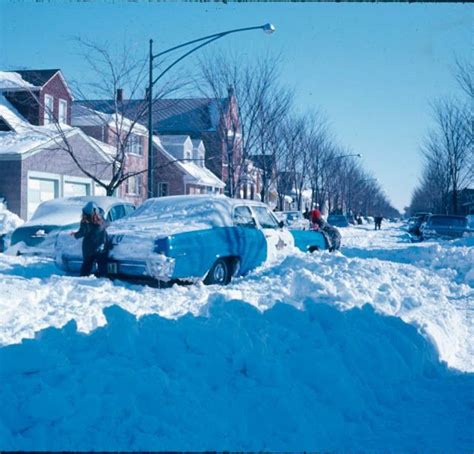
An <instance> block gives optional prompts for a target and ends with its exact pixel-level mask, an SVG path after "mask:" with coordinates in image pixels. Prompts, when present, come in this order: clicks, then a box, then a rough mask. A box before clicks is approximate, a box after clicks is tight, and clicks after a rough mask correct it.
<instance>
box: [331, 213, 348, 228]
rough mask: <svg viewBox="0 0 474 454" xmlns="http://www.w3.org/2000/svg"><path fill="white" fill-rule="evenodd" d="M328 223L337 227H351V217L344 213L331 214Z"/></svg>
mask: <svg viewBox="0 0 474 454" xmlns="http://www.w3.org/2000/svg"><path fill="white" fill-rule="evenodd" d="M328 224H331V225H334V226H335V227H349V219H348V218H347V216H345V215H343V214H330V215H329V216H328Z"/></svg>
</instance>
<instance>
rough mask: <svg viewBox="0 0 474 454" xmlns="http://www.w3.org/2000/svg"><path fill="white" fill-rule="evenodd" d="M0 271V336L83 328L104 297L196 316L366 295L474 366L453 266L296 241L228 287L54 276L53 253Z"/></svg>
mask: <svg viewBox="0 0 474 454" xmlns="http://www.w3.org/2000/svg"><path fill="white" fill-rule="evenodd" d="M462 266H463V265H461V264H459V268H462ZM465 266H466V268H467V265H465ZM41 270H43V271H41ZM0 273H1V274H3V275H4V278H3V279H0V344H3V345H5V344H9V343H14V342H20V341H21V339H23V338H25V337H33V336H34V333H35V331H38V330H40V329H43V328H46V327H48V326H55V327H61V326H63V325H64V324H65V323H67V322H68V321H69V320H70V319H75V320H76V321H77V324H78V327H79V329H80V330H81V331H85V332H89V331H91V330H93V329H95V328H97V327H98V326H102V325H104V324H105V323H106V322H105V318H104V316H103V314H102V309H103V308H104V307H108V306H110V305H113V304H118V305H120V306H121V307H122V308H124V309H126V310H127V311H129V312H132V313H133V314H135V315H137V316H141V315H144V314H159V315H160V316H163V317H167V318H178V317H182V316H184V315H185V314H187V313H191V314H194V315H200V314H202V313H203V312H202V311H203V310H205V307H206V305H207V304H208V302H209V301H212V299H213V298H214V295H215V294H218V295H220V296H221V297H223V298H225V299H226V300H232V299H239V300H242V301H246V302H247V303H249V304H251V305H253V306H255V307H256V308H258V309H259V310H260V311H265V310H267V309H270V308H271V307H273V306H274V305H275V304H276V303H278V302H285V303H287V304H290V305H293V306H295V307H297V308H300V309H301V308H302V307H303V303H304V302H305V301H306V300H311V301H315V302H324V303H326V304H329V305H333V306H336V307H338V308H339V309H342V310H347V309H351V308H353V307H361V306H363V305H364V304H370V305H372V306H373V307H374V308H375V309H376V310H377V311H378V312H380V313H382V314H387V315H393V316H397V317H400V318H401V319H402V320H404V321H405V322H407V323H411V324H413V325H414V326H416V327H417V328H418V329H419V330H420V331H421V332H422V333H423V334H424V335H425V336H426V337H427V338H429V339H430V340H431V342H433V344H434V345H435V346H436V348H437V350H438V352H439V355H440V358H441V359H442V360H444V361H446V362H447V363H448V365H449V366H450V367H453V368H457V369H460V370H462V371H471V372H473V371H474V336H473V335H472V334H473V333H472V326H471V323H470V319H469V317H468V314H469V313H471V312H472V311H473V310H474V298H473V289H472V288H471V287H469V286H468V285H466V284H464V283H458V282H456V279H455V277H459V276H458V274H457V272H456V271H455V270H449V269H440V270H434V269H433V268H432V267H431V266H430V265H429V264H428V266H426V267H423V266H420V265H419V264H415V265H412V264H405V263H398V262H391V261H384V260H381V259H375V258H374V259H367V258H357V257H355V258H348V257H345V256H344V255H342V254H339V253H338V254H330V253H319V254H312V255H310V254H304V253H302V252H299V251H296V250H295V251H294V253H293V254H292V255H290V256H288V257H287V258H285V259H283V260H282V261H281V262H280V263H276V264H274V265H265V266H262V267H260V268H259V269H257V270H255V271H253V272H252V273H250V274H249V275H248V276H246V277H244V278H239V279H236V280H235V281H233V283H232V284H231V285H229V286H227V287H218V286H209V287H207V286H203V285H193V286H187V287H183V286H173V287H172V288H169V289H161V290H158V289H153V288H150V287H141V286H138V285H130V284H125V283H121V282H120V281H117V282H115V283H114V282H111V281H109V280H107V279H96V278H93V277H92V278H75V277H67V276H61V275H57V271H56V270H55V268H54V265H53V264H52V262H47V261H40V260H39V259H35V258H30V259H27V258H24V257H5V256H4V257H2V260H0ZM24 277H29V279H27V280H26V279H24ZM461 280H463V279H461Z"/></svg>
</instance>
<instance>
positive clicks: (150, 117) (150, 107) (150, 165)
mask: <svg viewBox="0 0 474 454" xmlns="http://www.w3.org/2000/svg"><path fill="white" fill-rule="evenodd" d="M250 30H263V31H264V32H265V33H267V34H271V33H273V32H274V31H275V27H274V26H273V25H272V24H270V23H268V24H264V25H257V26H255V27H245V28H236V29H233V30H227V31H224V32H220V33H214V34H213V35H208V36H203V37H202V38H198V39H193V40H192V41H187V42H185V43H183V44H179V45H177V46H174V47H171V48H170V49H167V50H164V51H162V52H159V53H157V54H153V40H152V39H150V54H149V79H148V93H147V96H148V196H149V197H150V196H151V197H152V196H153V165H154V164H153V112H152V110H153V86H154V85H155V84H156V83H157V82H158V81H159V80H160V79H161V78H162V77H163V76H164V75H165V74H166V73H167V72H168V71H169V70H170V69H171V68H173V66H175V65H177V64H178V63H179V62H180V61H181V60H183V59H185V58H186V57H187V56H188V55H190V54H192V53H193V52H196V51H197V50H198V49H201V48H202V47H204V46H207V45H208V44H210V43H212V42H214V41H217V40H218V39H221V38H223V37H224V36H227V35H230V34H233V33H240V32H246V31H250ZM202 41H204V42H202ZM195 43H200V44H199V45H198V46H196V47H193V48H192V49H191V50H189V51H188V52H186V53H185V54H183V55H181V56H180V57H179V58H177V59H176V60H175V61H174V62H173V63H171V64H170V65H168V66H167V67H166V68H165V69H164V70H163V71H162V72H161V73H160V74H159V75H158V76H157V77H156V78H153V60H154V59H155V58H158V57H161V56H163V55H165V54H167V53H169V52H173V51H175V50H177V49H181V48H183V47H186V46H189V45H191V44H195Z"/></svg>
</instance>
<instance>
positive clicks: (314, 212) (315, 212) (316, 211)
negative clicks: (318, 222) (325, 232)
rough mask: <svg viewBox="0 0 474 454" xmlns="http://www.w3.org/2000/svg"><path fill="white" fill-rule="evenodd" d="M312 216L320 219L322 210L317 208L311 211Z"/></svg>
mask: <svg viewBox="0 0 474 454" xmlns="http://www.w3.org/2000/svg"><path fill="white" fill-rule="evenodd" d="M311 215H312V217H313V218H315V219H319V218H320V217H321V211H319V210H318V209H317V208H315V209H314V210H313V212H312V213H311Z"/></svg>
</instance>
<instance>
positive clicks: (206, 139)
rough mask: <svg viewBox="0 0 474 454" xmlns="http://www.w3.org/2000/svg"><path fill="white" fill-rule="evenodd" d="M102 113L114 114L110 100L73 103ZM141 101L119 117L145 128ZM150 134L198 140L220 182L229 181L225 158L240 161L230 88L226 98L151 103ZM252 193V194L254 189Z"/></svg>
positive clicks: (129, 102)
mask: <svg viewBox="0 0 474 454" xmlns="http://www.w3.org/2000/svg"><path fill="white" fill-rule="evenodd" d="M76 103H77V104H80V105H82V106H85V107H89V108H92V109H94V110H98V111H101V112H104V113H113V112H115V102H114V101H111V100H85V101H75V104H76ZM144 103H145V100H127V101H124V103H123V115H124V116H126V117H128V118H137V119H138V120H139V121H140V123H141V124H142V125H144V126H146V125H147V111H146V109H144ZM153 132H154V134H158V135H159V136H189V137H190V138H191V140H201V141H202V142H203V145H204V148H205V150H206V155H205V165H206V167H207V168H208V169H209V170H210V171H211V172H212V173H214V174H215V175H216V176H217V177H218V178H219V179H220V180H222V181H224V182H225V183H227V182H228V180H229V166H228V157H229V156H232V157H233V159H234V167H237V166H238V163H240V160H241V154H242V151H241V142H240V137H241V129H240V122H239V116H238V106H237V100H236V97H235V94H234V91H233V89H232V88H229V91H228V96H227V97H226V98H184V99H157V100H155V101H154V102H153ZM254 192H256V191H255V190H254Z"/></svg>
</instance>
